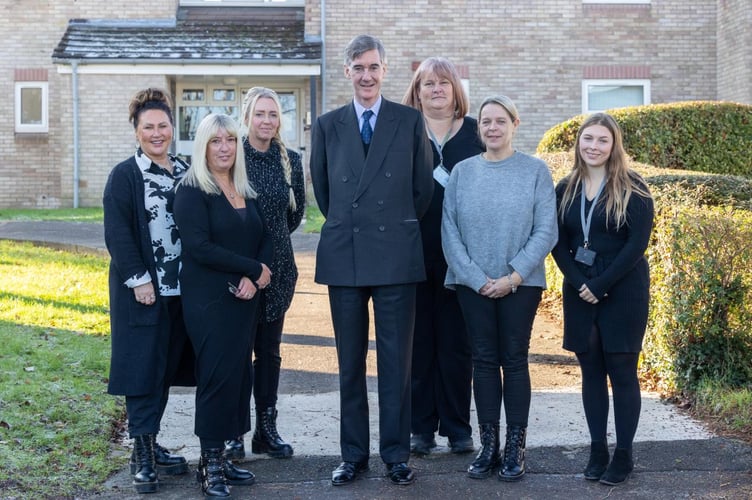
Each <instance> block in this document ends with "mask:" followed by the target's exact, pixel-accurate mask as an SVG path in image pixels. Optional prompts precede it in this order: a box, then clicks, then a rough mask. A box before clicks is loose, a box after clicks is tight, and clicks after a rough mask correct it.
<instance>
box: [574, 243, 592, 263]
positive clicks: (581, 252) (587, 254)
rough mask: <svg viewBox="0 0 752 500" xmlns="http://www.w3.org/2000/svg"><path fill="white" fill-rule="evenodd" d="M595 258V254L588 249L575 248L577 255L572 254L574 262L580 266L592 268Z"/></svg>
mask: <svg viewBox="0 0 752 500" xmlns="http://www.w3.org/2000/svg"><path fill="white" fill-rule="evenodd" d="M595 256H596V253H595V252H594V251H592V250H590V249H589V248H585V247H577V253H575V254H574V260H576V261H577V262H579V263H580V264H585V265H586V266H592V265H593V263H594V262H595Z"/></svg>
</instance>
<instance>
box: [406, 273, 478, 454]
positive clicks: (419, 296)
mask: <svg viewBox="0 0 752 500" xmlns="http://www.w3.org/2000/svg"><path fill="white" fill-rule="evenodd" d="M426 274H427V278H428V279H427V280H426V281H423V282H421V283H418V285H417V290H416V303H415V332H414V336H413V367H412V378H411V386H412V424H411V430H412V433H413V434H433V433H435V432H436V431H437V430H438V432H439V434H440V435H442V436H447V437H449V438H450V439H457V438H462V437H469V436H470V435H471V433H472V429H471V427H470V402H471V398H472V389H471V387H472V385H471V382H472V374H473V365H472V357H471V351H470V337H469V336H468V334H467V329H466V328H465V321H464V319H463V317H462V310H461V309H460V304H459V302H458V301H457V294H456V293H455V292H454V291H453V290H450V289H448V288H446V287H445V286H444V278H445V277H446V265H443V264H442V263H430V262H427V263H426Z"/></svg>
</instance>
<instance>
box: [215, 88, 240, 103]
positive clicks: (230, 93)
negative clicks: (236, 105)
mask: <svg viewBox="0 0 752 500" xmlns="http://www.w3.org/2000/svg"><path fill="white" fill-rule="evenodd" d="M212 98H213V99H214V100H215V101H230V102H232V101H234V100H235V89H214V90H213V91H212Z"/></svg>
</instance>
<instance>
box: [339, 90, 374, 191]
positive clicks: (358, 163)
mask: <svg viewBox="0 0 752 500" xmlns="http://www.w3.org/2000/svg"><path fill="white" fill-rule="evenodd" d="M334 126H335V127H336V129H337V136H338V137H339V138H340V144H342V145H343V147H346V148H347V149H348V153H347V156H348V158H352V161H349V162H348V165H349V167H350V170H351V171H352V174H353V178H355V179H358V178H360V174H361V172H362V170H363V164H364V163H365V161H366V155H365V152H364V151H363V140H362V139H361V138H360V129H359V128H358V117H357V115H356V114H355V107H354V106H353V105H352V103H351V104H350V105H349V106H345V107H343V108H342V109H341V112H340V114H339V117H338V118H337V120H336V121H335V122H334Z"/></svg>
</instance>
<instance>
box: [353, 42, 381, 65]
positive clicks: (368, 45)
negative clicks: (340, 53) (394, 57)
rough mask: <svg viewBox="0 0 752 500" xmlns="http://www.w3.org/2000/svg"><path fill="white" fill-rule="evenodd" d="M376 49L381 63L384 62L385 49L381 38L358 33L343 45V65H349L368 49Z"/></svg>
mask: <svg viewBox="0 0 752 500" xmlns="http://www.w3.org/2000/svg"><path fill="white" fill-rule="evenodd" d="M374 49H376V50H378V51H379V58H380V59H381V62H382V64H385V63H386V50H384V44H383V43H381V40H379V39H378V38H376V37H374V36H371V35H358V36H356V37H355V38H353V39H352V40H350V43H348V44H347V47H345V66H350V64H351V63H352V62H353V60H354V59H357V58H358V57H360V56H361V55H362V54H364V53H365V52H368V51H369V50H374Z"/></svg>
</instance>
